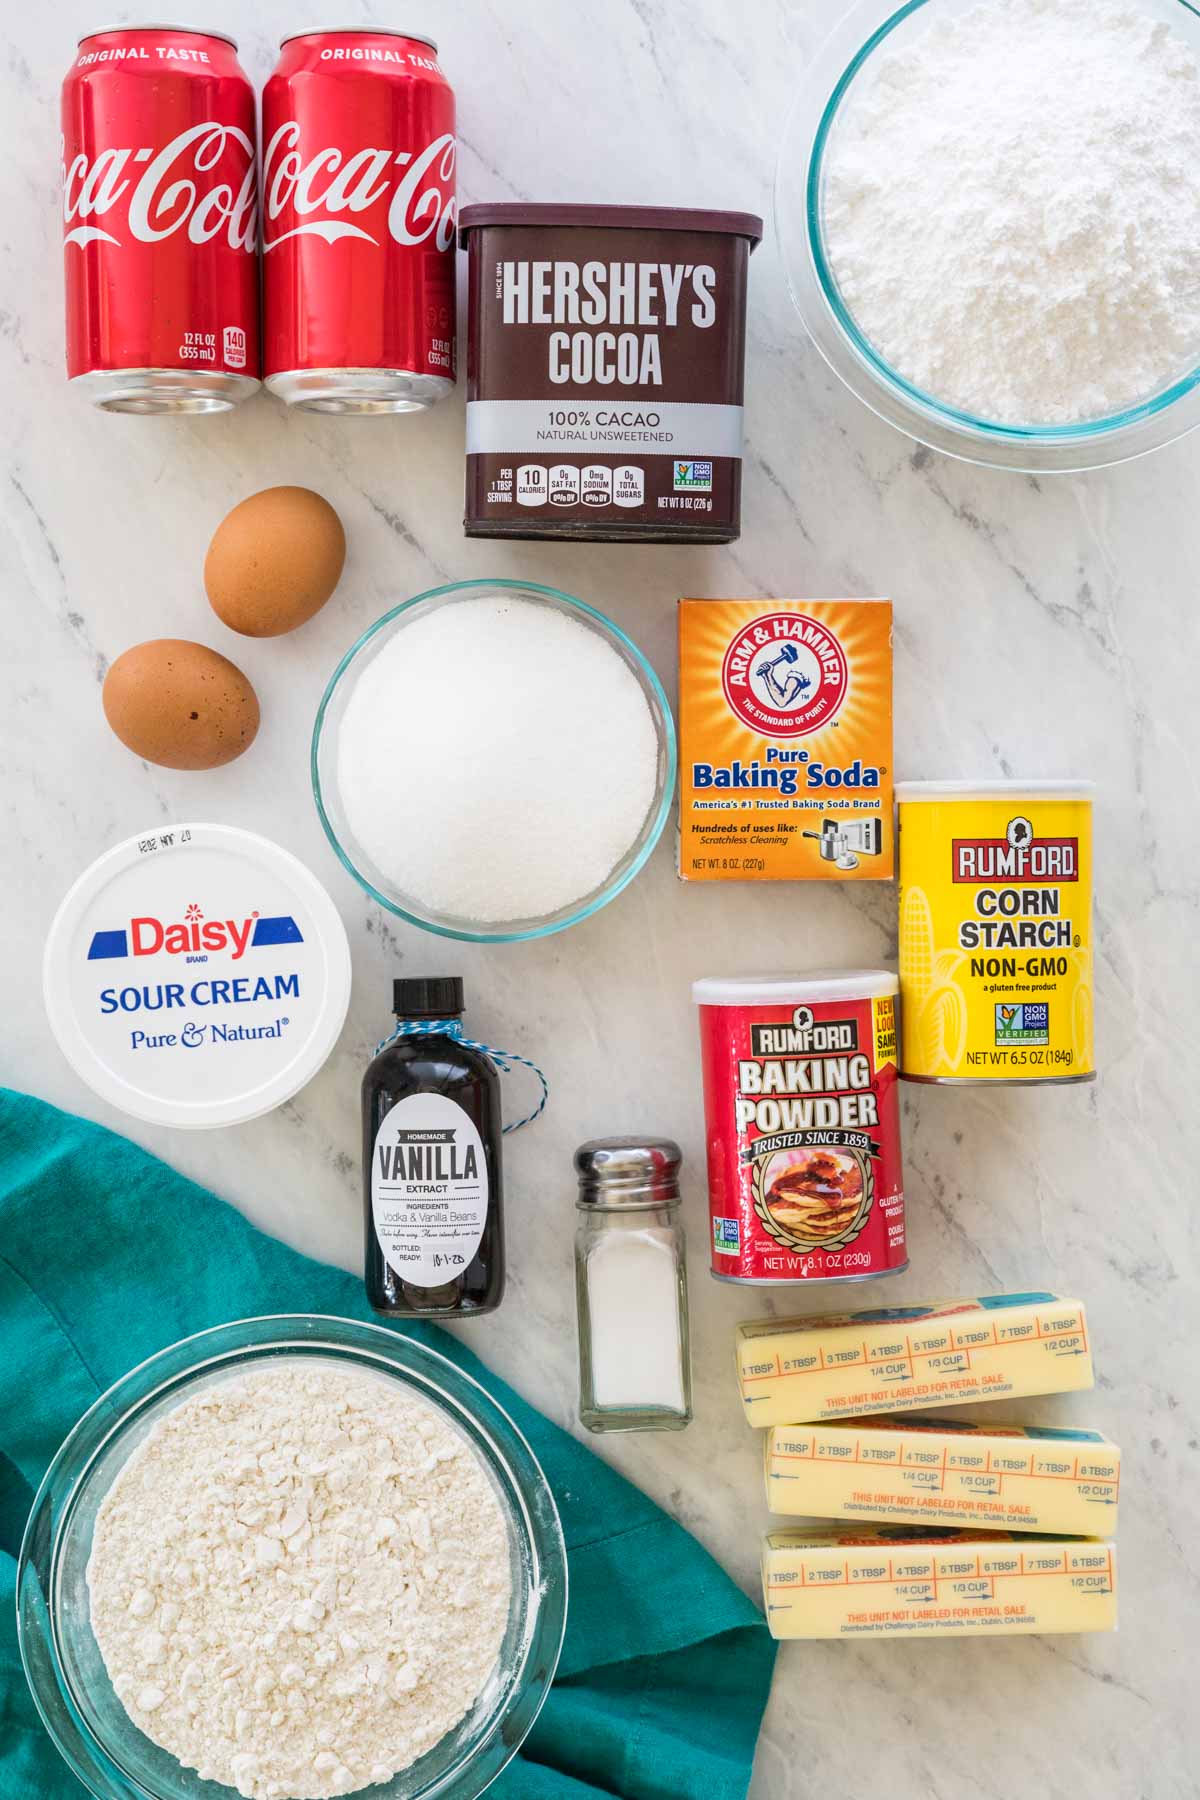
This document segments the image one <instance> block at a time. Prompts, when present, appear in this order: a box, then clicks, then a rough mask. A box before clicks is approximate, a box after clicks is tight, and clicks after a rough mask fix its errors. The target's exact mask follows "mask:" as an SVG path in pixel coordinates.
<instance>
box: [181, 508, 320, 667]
mask: <svg viewBox="0 0 1200 1800" xmlns="http://www.w3.org/2000/svg"><path fill="white" fill-rule="evenodd" d="M345 560H346V534H345V532H344V531H343V530H342V521H341V520H340V519H339V518H338V516H337V514H336V513H335V512H334V510H333V508H332V506H330V504H329V502H328V500H323V499H322V498H321V496H320V494H314V493H313V492H312V490H311V489H310V488H301V487H273V488H264V489H263V491H262V493H261V494H251V496H250V498H249V499H248V500H243V501H242V502H241V504H240V506H235V507H234V509H233V511H232V512H231V513H229V514H228V515H227V516H226V517H225V518H224V519H222V521H221V523H220V524H219V525H218V526H217V529H216V531H215V533H214V534H213V540H212V543H211V544H210V545H209V546H208V555H207V556H206V557H205V559H204V586H205V588H206V590H207V592H208V598H209V602H210V604H211V606H212V609H213V611H214V612H215V613H216V615H217V617H218V618H219V619H221V620H223V621H224V623H225V624H226V625H228V626H229V628H230V630H232V631H240V632H241V633H242V635H243V637H279V636H280V635H281V634H282V633H283V632H285V631H295V629H296V627H297V625H303V624H304V623H305V621H306V620H308V619H311V618H312V616H313V614H314V613H317V612H320V610H321V608H322V607H323V606H324V604H325V602H326V601H327V600H328V598H329V596H330V594H332V592H333V590H334V588H335V587H336V586H337V584H338V580H339V578H340V576H341V573H342V564H343V563H344V562H345Z"/></svg>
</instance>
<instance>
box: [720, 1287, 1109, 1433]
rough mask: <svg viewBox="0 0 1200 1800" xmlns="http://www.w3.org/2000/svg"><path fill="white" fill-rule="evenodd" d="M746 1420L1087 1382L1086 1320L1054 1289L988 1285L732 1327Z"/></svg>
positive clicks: (1005, 1394)
mask: <svg viewBox="0 0 1200 1800" xmlns="http://www.w3.org/2000/svg"><path fill="white" fill-rule="evenodd" d="M737 1374H738V1384H739V1387H740V1390H741V1396H742V1405H743V1407H744V1408H745V1412H746V1417H747V1419H748V1420H749V1421H750V1423H751V1425H803V1424H807V1423H808V1422H809V1421H810V1420H816V1419H847V1418H860V1417H862V1416H864V1415H865V1414H869V1413H878V1412H889V1413H892V1412H910V1411H922V1412H923V1411H924V1410H925V1409H926V1408H927V1407H931V1406H958V1405H969V1404H971V1403H972V1402H974V1401H978V1400H1019V1399H1022V1398H1023V1397H1025V1396H1026V1395H1030V1394H1066V1393H1072V1392H1074V1391H1075V1390H1076V1389H1079V1388H1090V1387H1092V1386H1093V1384H1094V1381H1095V1377H1094V1375H1093V1373H1092V1355H1091V1346H1090V1344H1089V1341H1088V1331H1087V1321H1086V1319H1085V1317H1084V1311H1083V1307H1082V1306H1081V1305H1080V1303H1079V1301H1078V1300H1064V1299H1061V1298H1060V1297H1059V1296H1058V1295H1057V1294H989V1295H987V1296H985V1297H984V1298H983V1299H979V1300H941V1301H935V1302H934V1303H933V1304H931V1305H926V1306H888V1307H874V1308H871V1309H870V1310H868V1311H865V1312H853V1313H829V1314H825V1315H823V1316H819V1317H815V1318H812V1317H810V1318H803V1319H752V1320H750V1321H749V1322H748V1323H747V1324H744V1325H739V1326H738V1327H737Z"/></svg>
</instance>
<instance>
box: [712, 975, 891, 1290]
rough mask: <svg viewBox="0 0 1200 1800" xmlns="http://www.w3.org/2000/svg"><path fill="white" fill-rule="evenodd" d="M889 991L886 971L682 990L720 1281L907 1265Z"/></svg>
mask: <svg viewBox="0 0 1200 1800" xmlns="http://www.w3.org/2000/svg"><path fill="white" fill-rule="evenodd" d="M897 991H898V982H897V979H896V977H895V976H894V975H892V974H889V973H888V972H887V970H885V969H853V970H846V971H841V970H829V971H822V972H820V973H813V974H810V975H795V976H792V975H780V976H748V977H745V978H744V979H740V980H704V981H697V982H696V983H695V985H694V986H693V988H692V998H693V999H694V1000H695V1001H696V1002H697V1003H698V1005H699V1008H700V1051H701V1057H702V1060H703V1067H704V1113H705V1125H706V1136H707V1145H708V1196H709V1207H710V1211H711V1215H712V1238H711V1248H712V1272H713V1274H714V1275H715V1276H716V1277H717V1279H718V1281H738V1282H744V1283H749V1284H751V1285H758V1286H768V1287H773V1286H790V1285H792V1284H793V1283H799V1284H803V1285H807V1284H808V1283H810V1282H816V1281H873V1280H875V1279H877V1278H878V1277H879V1276H881V1275H896V1274H898V1273H899V1272H900V1270H901V1269H903V1268H905V1267H906V1266H907V1261H908V1256H907V1250H906V1247H905V1239H904V1178H903V1174H902V1171H901V1157H900V1103H899V1099H898V1093H897V1086H896V1081H897V1074H896V995H897Z"/></svg>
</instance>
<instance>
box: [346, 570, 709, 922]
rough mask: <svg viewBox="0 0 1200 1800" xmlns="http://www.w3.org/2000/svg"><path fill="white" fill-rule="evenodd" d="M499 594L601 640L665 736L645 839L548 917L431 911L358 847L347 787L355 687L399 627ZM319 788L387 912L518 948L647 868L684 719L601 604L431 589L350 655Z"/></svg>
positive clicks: (484, 584) (666, 809)
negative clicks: (679, 721) (341, 761)
mask: <svg viewBox="0 0 1200 1800" xmlns="http://www.w3.org/2000/svg"><path fill="white" fill-rule="evenodd" d="M491 593H504V594H510V595H512V596H513V597H514V598H516V599H518V600H527V601H530V602H531V603H532V604H534V605H536V606H547V607H550V608H552V609H553V610H554V611H555V612H560V613H564V614H565V615H566V616H567V617H568V618H570V619H574V620H575V621H576V622H577V623H578V624H580V625H585V626H587V627H588V629H589V630H591V631H595V632H596V633H597V634H598V635H599V636H600V637H602V638H603V639H604V640H605V642H606V643H607V644H608V645H609V646H610V648H612V649H613V650H615V651H616V652H617V655H618V656H619V657H620V658H621V660H622V661H623V662H624V663H626V664H627V665H628V667H629V668H630V669H632V671H633V673H634V675H635V676H636V677H637V680H638V684H639V686H640V687H641V690H642V692H643V694H644V695H645V696H646V704H647V705H648V706H649V708H650V713H651V717H652V718H653V720H654V728H655V734H656V736H657V738H658V773H657V779H656V782H655V789H654V798H653V800H652V802H651V804H650V808H649V810H648V812H647V814H646V817H645V819H644V820H643V822H642V828H641V830H640V831H639V833H638V835H637V837H636V838H635V839H634V841H633V843H632V844H630V846H629V848H628V850H627V851H626V852H625V854H624V856H623V857H622V858H621V860H620V861H619V862H618V863H617V865H616V867H615V868H614V869H612V870H611V871H610V872H609V875H608V878H607V880H605V881H604V882H603V883H602V884H601V885H600V886H599V887H598V888H594V889H593V890H592V892H591V893H589V894H584V895H582V896H581V897H580V898H579V899H578V900H572V901H571V902H570V904H569V905H567V906H564V907H560V908H559V910H558V911H557V912H554V913H548V914H546V915H545V916H544V917H542V918H534V919H506V920H503V921H488V920H482V919H465V918H457V917H454V916H453V915H451V914H447V913H437V912H433V911H431V910H430V909H429V908H428V907H426V906H424V905H423V904H422V903H421V901H420V900H418V899H417V898H416V896H415V895H413V894H407V893H405V892H403V890H401V889H400V888H397V887H396V886H395V885H394V884H393V883H392V882H390V881H389V880H388V878H387V876H386V875H385V874H384V873H383V871H382V870H381V869H379V868H378V867H377V866H376V865H375V863H374V862H373V861H372V859H371V857H370V856H368V854H367V852H366V851H365V850H364V848H363V846H362V845H361V844H360V843H358V842H357V840H356V838H355V836H354V833H353V831H352V830H351V828H350V824H349V821H348V820H347V818H346V813H345V808H344V807H343V806H342V803H341V796H340V793H339V791H338V779H337V764H338V732H339V727H340V725H341V722H342V718H343V716H344V714H345V710H346V703H347V701H348V700H349V697H350V694H351V692H352V691H353V688H354V684H355V681H356V680H357V678H358V676H359V675H360V674H361V673H362V671H363V669H364V668H365V667H366V665H367V663H368V662H369V661H370V660H371V659H372V658H373V657H375V656H377V655H378V654H379V652H380V651H381V650H382V649H383V648H384V646H385V645H386V644H388V643H390V642H391V640H392V638H393V637H394V636H395V635H396V633H397V632H398V631H403V630H404V629H405V627H406V626H408V625H411V624H412V623H414V622H415V621H416V620H417V619H421V618H424V617H425V616H426V615H427V614H429V613H430V612H432V611H434V610H435V609H437V608H440V607H444V606H456V605H459V604H460V603H461V602H462V601H464V600H477V599H479V598H480V597H481V596H482V595H485V594H491ZM312 784H313V794H314V795H315V797H316V802H317V811H318V813H319V814H320V816H321V823H322V825H323V826H324V827H325V832H326V836H327V837H328V838H329V841H330V843H331V844H332V845H333V847H334V849H335V850H336V851H337V854H338V856H339V857H340V859H341V861H342V862H343V863H344V865H345V867H346V868H347V869H348V870H349V871H350V873H351V875H353V877H354V879H355V881H357V882H358V884H359V886H360V887H363V888H365V889H366V891H367V893H368V894H370V896H371V898H372V899H373V900H377V901H378V902H379V904H380V906H386V907H387V909H388V911H389V912H394V913H398V914H399V916H400V917H401V918H402V919H407V920H408V922H409V924H410V925H420V926H422V927H423V928H424V929H425V930H426V931H435V932H437V933H438V934H439V935H440V936H441V937H448V938H461V939H464V940H465V941H466V942H468V943H477V944H506V943H516V942H518V941H519V940H521V939H524V938H540V937H549V935H550V934H551V933H552V932H555V931H563V930H565V929H566V927H567V926H568V925H577V924H578V923H579V921H580V920H581V919H588V918H590V917H591V915H592V914H593V913H595V912H599V910H600V908H601V907H602V906H607V905H608V903H609V901H610V900H615V899H616V897H617V895H618V894H619V893H621V891H622V890H623V889H624V888H627V887H628V886H629V883H630V882H631V881H632V880H633V878H634V876H635V875H637V874H638V872H639V871H640V870H641V869H642V867H643V866H644V865H645V863H646V861H647V859H648V857H649V856H650V853H651V851H652V850H653V849H654V846H655V845H656V844H657V842H658V840H659V838H660V837H661V836H662V830H663V826H664V825H665V824H666V822H667V816H668V814H669V813H670V810H671V802H672V799H673V797H674V793H675V723H674V720H673V719H672V717H671V708H670V706H669V705H668V703H667V696H666V694H665V693H664V692H663V687H662V683H661V682H660V681H659V679H658V676H657V675H656V674H655V673H654V670H653V669H652V668H651V667H650V664H649V663H648V662H647V661H646V658H645V657H644V656H643V655H642V653H641V651H640V650H639V649H638V647H637V645H636V644H635V643H634V642H633V640H632V639H631V638H628V637H626V635H625V633H624V632H623V631H622V630H621V629H620V627H619V626H617V625H614V624H613V622H612V620H611V619H607V618H605V616H604V614H603V613H601V612H597V611H596V609H595V608H594V607H592V606H587V605H585V603H584V602H583V601H582V600H573V599H572V598H571V596H570V594H563V593H560V592H559V590H558V589H557V588H551V587H542V586H540V585H539V584H538V583H537V582H531V581H507V580H481V581H456V582H452V583H451V584H450V585H449V586H447V587H440V588H431V589H430V590H429V592H428V593H426V594H418V595H417V596H416V598H415V599H413V600H405V601H404V602H403V603H402V604H401V605H400V606H396V607H393V608H392V610H391V612H387V613H384V615H383V617H382V618H381V619H378V620H377V621H376V622H375V624H374V625H372V626H371V628H370V630H369V631H365V632H364V633H363V635H362V636H361V637H360V638H359V640H358V642H357V643H356V644H353V645H351V647H350V649H349V650H347V652H346V654H345V656H343V658H342V660H341V662H340V663H339V664H338V666H337V668H336V669H335V670H334V672H333V675H332V678H331V679H330V682H329V686H328V687H327V688H326V689H325V695H324V698H323V699H322V701H321V704H320V707H319V708H318V711H317V722H316V725H315V727H314V729H313V740H312Z"/></svg>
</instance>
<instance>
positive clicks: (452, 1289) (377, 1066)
mask: <svg viewBox="0 0 1200 1800" xmlns="http://www.w3.org/2000/svg"><path fill="white" fill-rule="evenodd" d="M393 1010H394V1011H395V1014H396V1018H397V1020H398V1021H399V1022H400V1026H401V1027H402V1033H401V1035H400V1036H398V1037H396V1038H395V1039H394V1040H393V1041H392V1042H391V1043H389V1044H387V1045H385V1046H384V1048H383V1049H382V1050H381V1051H380V1052H379V1054H378V1056H377V1057H376V1058H375V1060H374V1062H373V1063H372V1064H371V1066H370V1067H369V1068H368V1070H367V1072H366V1075H365V1076H364V1077H363V1087H362V1115H363V1196H364V1206H365V1216H366V1284H367V1298H368V1300H369V1301H370V1303H371V1305H372V1306H373V1307H374V1309H375V1311H376V1312H379V1313H386V1314H388V1315H389V1316H391V1317H393V1318H396V1317H403V1318H427V1319H433V1318H437V1319H444V1318H454V1317H464V1316H469V1315H471V1314H474V1313H485V1312H493V1311H494V1310H495V1308H496V1307H497V1306H499V1304H500V1302H501V1300H502V1299H503V1297H504V1205H503V1180H502V1175H501V1159H500V1142H501V1129H502V1128H501V1114H500V1078H499V1076H498V1075H497V1073H496V1071H495V1069H494V1067H493V1066H492V1063H491V1061H490V1059H489V1058H488V1057H487V1056H485V1055H484V1054H483V1052H482V1051H479V1050H473V1049H471V1048H470V1046H469V1045H467V1044H465V1043H464V1042H463V1041H462V1024H461V1018H462V1013H463V984H462V982H461V980H460V979H459V978H458V977H457V976H438V977H432V978H430V979H428V980H404V981H397V982H396V983H395V985H394V988H393Z"/></svg>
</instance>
